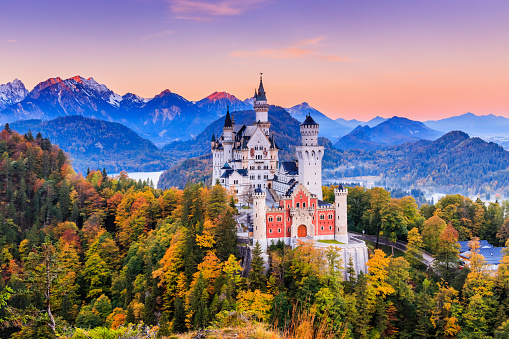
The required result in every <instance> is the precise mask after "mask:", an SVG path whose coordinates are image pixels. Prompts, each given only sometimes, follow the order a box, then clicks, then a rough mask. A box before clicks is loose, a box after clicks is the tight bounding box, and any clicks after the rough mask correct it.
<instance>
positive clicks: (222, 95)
mask: <svg viewBox="0 0 509 339" xmlns="http://www.w3.org/2000/svg"><path fill="white" fill-rule="evenodd" d="M205 99H209V100H210V101H217V100H221V99H229V100H230V101H231V100H235V101H236V100H238V99H237V98H236V97H235V96H234V95H232V94H230V93H227V92H214V93H212V94H211V95H209V96H208V97H206V98H205Z"/></svg>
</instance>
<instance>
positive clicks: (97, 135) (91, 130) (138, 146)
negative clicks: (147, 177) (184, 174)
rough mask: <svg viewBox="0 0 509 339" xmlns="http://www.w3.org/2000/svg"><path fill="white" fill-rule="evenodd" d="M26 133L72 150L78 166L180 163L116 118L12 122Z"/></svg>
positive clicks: (154, 167) (111, 169)
mask: <svg viewBox="0 0 509 339" xmlns="http://www.w3.org/2000/svg"><path fill="white" fill-rule="evenodd" d="M10 127H11V129H13V130H15V131H17V132H18V133H21V134H25V133H28V131H29V130H30V131H31V132H32V134H33V136H35V135H36V134H37V133H38V132H40V133H41V134H42V136H43V137H45V138H49V139H50V140H51V142H52V143H54V144H57V145H59V146H60V148H61V149H62V150H64V151H65V152H67V153H69V154H70V156H71V159H72V161H73V167H74V169H75V170H77V171H80V172H81V173H86V170H87V168H90V169H101V170H102V169H103V168H106V170H107V171H108V173H115V172H120V171H121V170H125V171H133V172H138V171H142V172H143V171H161V170H164V169H167V168H169V167H171V166H173V165H174V164H176V163H177V161H178V160H179V159H176V158H175V157H174V156H173V155H171V154H166V153H165V152H163V151H162V150H160V149H158V148H157V147H156V146H155V145H154V144H153V143H152V142H151V141H149V140H146V139H143V138H141V137H140V136H139V135H138V134H136V133H135V132H134V131H133V130H131V129H130V128H128V127H126V126H124V125H122V124H119V123H114V122H108V121H104V120H98V119H91V118H86V117H82V116H69V117H59V118H56V119H53V120H23V121H17V122H14V123H11V124H10Z"/></svg>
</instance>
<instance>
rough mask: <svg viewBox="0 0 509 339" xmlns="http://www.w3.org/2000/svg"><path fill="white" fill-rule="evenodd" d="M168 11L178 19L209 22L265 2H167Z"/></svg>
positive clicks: (221, 0)
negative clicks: (216, 17) (214, 18)
mask: <svg viewBox="0 0 509 339" xmlns="http://www.w3.org/2000/svg"><path fill="white" fill-rule="evenodd" d="M168 1H169V3H170V9H171V11H172V12H173V13H175V14H176V15H177V18H179V19H191V20H199V21H201V20H210V19H211V18H212V17H215V16H234V15H239V14H242V13H243V12H245V11H247V10H249V9H251V8H253V7H254V6H256V5H258V4H260V3H263V2H265V1H266V0H243V1H235V0H220V1H214V0H212V1H211V0H205V1H195V0H168Z"/></svg>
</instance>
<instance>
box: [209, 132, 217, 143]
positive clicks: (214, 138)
mask: <svg viewBox="0 0 509 339" xmlns="http://www.w3.org/2000/svg"><path fill="white" fill-rule="evenodd" d="M210 141H213V142H215V141H216V136H215V135H214V133H212V140H210Z"/></svg>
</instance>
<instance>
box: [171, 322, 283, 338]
mask: <svg viewBox="0 0 509 339" xmlns="http://www.w3.org/2000/svg"><path fill="white" fill-rule="evenodd" d="M201 333H202V335H203V337H202V338H204V339H219V338H223V339H226V338H231V339H282V338H283V337H282V336H281V334H279V333H278V332H277V331H274V330H272V329H270V328H268V326H267V325H263V324H250V325H248V326H245V327H243V326H242V327H241V326H234V327H226V328H214V329H208V330H205V331H202V332H201ZM197 334H198V332H197V331H194V332H188V333H185V334H178V335H175V336H174V337H168V339H173V338H175V339H192V338H194V337H196V335H197ZM163 338H164V337H163ZM165 339H166V338H165Z"/></svg>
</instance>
